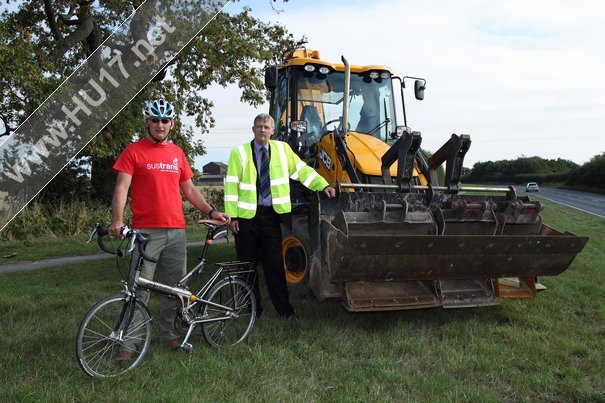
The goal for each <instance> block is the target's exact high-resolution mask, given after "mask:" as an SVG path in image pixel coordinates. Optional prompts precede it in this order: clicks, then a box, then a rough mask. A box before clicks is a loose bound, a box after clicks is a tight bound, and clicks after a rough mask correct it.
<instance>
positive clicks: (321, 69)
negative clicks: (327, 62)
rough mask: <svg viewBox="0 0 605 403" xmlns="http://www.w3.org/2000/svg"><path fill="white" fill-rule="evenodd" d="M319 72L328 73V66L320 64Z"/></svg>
mask: <svg viewBox="0 0 605 403" xmlns="http://www.w3.org/2000/svg"><path fill="white" fill-rule="evenodd" d="M319 72H320V73H321V74H328V73H329V72H330V68H329V67H326V66H321V67H320V68H319Z"/></svg>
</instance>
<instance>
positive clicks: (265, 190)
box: [260, 147, 271, 199]
mask: <svg viewBox="0 0 605 403" xmlns="http://www.w3.org/2000/svg"><path fill="white" fill-rule="evenodd" d="M260 151H261V154H262V155H261V160H260V194H261V196H262V197H263V198H264V199H267V198H269V197H271V179H270V178H269V152H268V151H267V149H266V148H265V147H261V149H260Z"/></svg>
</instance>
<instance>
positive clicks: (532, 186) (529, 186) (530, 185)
mask: <svg viewBox="0 0 605 403" xmlns="http://www.w3.org/2000/svg"><path fill="white" fill-rule="evenodd" d="M538 190H540V188H539V187H538V184H537V183H536V182H529V183H528V184H527V185H526V186H525V191H526V192H537V191H538Z"/></svg>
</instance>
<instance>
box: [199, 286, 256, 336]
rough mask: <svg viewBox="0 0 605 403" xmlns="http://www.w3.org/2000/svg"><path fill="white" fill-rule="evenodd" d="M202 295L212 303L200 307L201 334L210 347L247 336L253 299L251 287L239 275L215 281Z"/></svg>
mask: <svg viewBox="0 0 605 403" xmlns="http://www.w3.org/2000/svg"><path fill="white" fill-rule="evenodd" d="M205 299H206V300H207V301H209V302H211V303H214V304H218V305H221V306H223V307H227V308H230V309H224V308H221V307H217V306H212V305H209V304H206V305H204V308H203V309H202V318H203V319H205V320H209V321H208V322H203V323H202V333H203V335H204V338H205V339H206V341H207V342H208V344H210V345H211V346H213V347H223V346H229V345H233V344H237V343H239V342H241V341H242V340H244V339H245V338H246V337H248V334H250V332H251V331H252V327H253V326H254V320H255V319H256V299H255V298H254V292H253V291H252V288H250V286H249V285H248V284H247V283H246V281H244V280H243V279H242V278H239V277H228V278H224V279H222V280H220V281H219V282H217V283H216V284H215V285H214V286H212V288H211V289H210V290H209V291H208V294H207V295H206V297H205Z"/></svg>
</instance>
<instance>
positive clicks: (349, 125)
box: [321, 118, 351, 136]
mask: <svg viewBox="0 0 605 403" xmlns="http://www.w3.org/2000/svg"><path fill="white" fill-rule="evenodd" d="M337 122H338V123H340V118H338V119H332V120H329V121H327V122H326V124H325V125H323V127H322V128H321V132H322V133H323V134H326V133H327V132H329V131H330V130H329V129H328V126H329V125H331V124H332V123H337ZM334 129H336V128H334ZM347 130H351V124H350V123H349V124H348V127H347ZM323 134H322V136H323Z"/></svg>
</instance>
